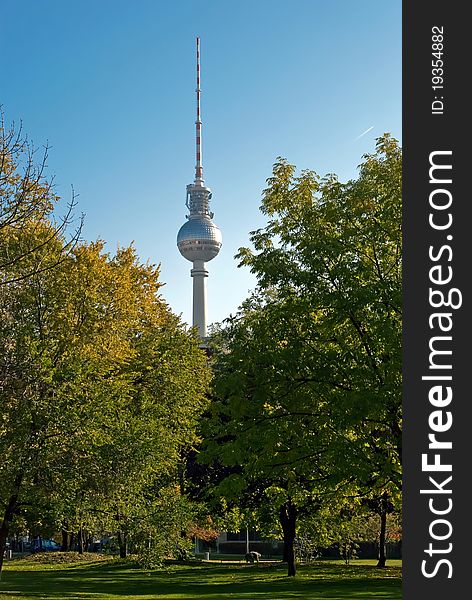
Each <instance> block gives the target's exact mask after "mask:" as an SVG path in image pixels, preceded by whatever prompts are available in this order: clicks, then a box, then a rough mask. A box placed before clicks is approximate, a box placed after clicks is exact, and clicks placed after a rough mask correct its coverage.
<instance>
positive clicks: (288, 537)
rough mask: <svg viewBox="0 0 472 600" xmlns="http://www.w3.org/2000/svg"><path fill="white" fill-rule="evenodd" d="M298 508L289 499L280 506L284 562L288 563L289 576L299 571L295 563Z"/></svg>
mask: <svg viewBox="0 0 472 600" xmlns="http://www.w3.org/2000/svg"><path fill="white" fill-rule="evenodd" d="M296 521H297V509H296V508H295V506H294V505H293V504H292V502H291V501H290V500H289V501H288V502H286V503H285V504H284V505H283V506H281V507H280V524H281V525H282V531H283V534H284V562H286V563H287V567H288V573H287V575H288V576H289V577H294V576H295V575H296V572H297V566H296V563H295V526H296Z"/></svg>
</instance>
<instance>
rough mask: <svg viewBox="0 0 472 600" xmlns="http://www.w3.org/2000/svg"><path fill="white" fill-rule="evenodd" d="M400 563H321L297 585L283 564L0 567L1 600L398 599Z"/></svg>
mask: <svg viewBox="0 0 472 600" xmlns="http://www.w3.org/2000/svg"><path fill="white" fill-rule="evenodd" d="M400 578H401V571H400V561H390V566H389V567H387V568H385V569H376V568H375V561H354V562H353V563H352V564H351V565H349V566H346V565H344V564H342V563H340V562H339V561H320V562H317V563H315V564H313V565H310V566H301V567H300V568H299V571H298V575H297V577H296V578H289V577H287V576H286V567H285V565H280V564H268V563H265V564H264V563H262V564H260V565H245V564H241V565H235V564H230V565H228V564H217V563H195V564H187V565H167V566H166V567H164V568H163V569H159V570H156V571H152V572H146V571H142V570H140V569H135V568H132V567H130V566H129V565H126V564H123V563H120V562H119V561H114V560H109V561H105V562H88V563H87V562H82V563H73V564H71V563H56V564H44V563H41V562H35V561H27V560H23V561H22V560H16V561H12V562H10V563H8V565H6V568H5V571H4V573H3V576H2V581H1V583H0V598H1V599H2V600H4V599H7V598H8V599H12V600H13V599H14V600H27V599H28V600H30V599H33V598H42V599H49V600H72V599H77V600H78V599H81V600H95V599H101V598H109V599H110V598H113V599H114V600H122V599H125V598H126V599H128V600H130V599H136V600H150V599H158V600H225V599H226V598H231V599H240V600H286V599H287V600H288V599H292V598H299V599H303V600H314V599H330V600H345V599H346V598H353V599H357V600H398V599H400V598H401V590H400V585H401V582H400Z"/></svg>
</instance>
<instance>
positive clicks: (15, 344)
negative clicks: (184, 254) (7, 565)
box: [0, 221, 209, 557]
mask: <svg viewBox="0 0 472 600" xmlns="http://www.w3.org/2000/svg"><path fill="white" fill-rule="evenodd" d="M49 227H53V226H51V225H49V224H48V223H47V221H45V222H44V223H43V224H42V225H41V227H40V226H38V225H37V224H34V225H33V226H32V228H31V229H30V230H27V229H25V230H24V231H23V234H22V235H25V231H30V232H31V235H34V236H38V235H39V232H41V233H42V235H44V237H45V238H46V237H47V236H48V235H49V229H48V228H49ZM37 247H38V250H37V251H36V253H34V255H33V254H32V255H31V256H30V257H28V258H25V259H24V260H22V261H20V262H17V263H15V265H14V266H12V268H11V271H10V272H12V273H13V274H14V273H16V272H19V273H21V272H23V270H25V271H29V268H30V265H29V264H28V261H29V260H31V263H32V264H34V263H35V262H36V261H37V260H38V256H37V253H38V252H43V253H44V256H43V261H44V262H46V261H51V262H52V263H54V265H55V266H54V268H51V269H42V270H41V271H40V272H36V273H34V274H32V275H30V276H29V277H28V279H25V278H22V277H13V278H14V279H16V282H15V283H12V284H10V285H9V286H4V287H3V288H2V291H1V293H2V294H3V296H2V300H3V302H2V305H1V310H2V317H3V318H2V319H1V332H0V334H1V336H2V339H3V341H4V345H3V349H2V351H1V357H0V360H1V364H2V384H3V385H2V390H1V394H0V401H1V408H2V424H1V427H0V449H1V452H2V457H3V460H2V465H1V467H0V469H1V478H0V479H1V484H0V502H2V504H3V506H4V517H3V522H2V526H1V528H0V557H1V556H3V553H2V548H1V546H2V544H3V547H4V543H5V539H6V536H7V534H8V531H9V528H10V526H11V523H12V521H13V518H14V516H15V514H16V513H18V512H19V511H23V510H27V507H28V505H29V504H35V505H36V506H38V505H40V507H41V508H42V510H43V511H45V512H47V511H49V510H50V506H51V505H54V506H53V510H54V512H55V514H56V518H57V519H58V521H60V522H61V526H62V528H63V529H64V528H66V525H67V527H69V528H71V527H75V528H76V531H77V532H78V533H79V534H80V536H79V539H82V538H83V532H84V531H88V532H90V531H92V530H94V531H100V530H101V531H103V528H104V527H105V526H107V530H108V531H109V530H110V529H111V525H110V522H111V521H112V520H113V523H114V530H115V531H117V533H118V535H119V536H121V538H122V540H123V543H122V546H123V548H125V547H126V536H127V534H128V524H129V523H130V522H132V520H133V519H134V520H135V521H136V520H137V518H138V517H139V516H141V513H142V510H143V508H142V507H143V502H142V501H141V499H142V494H143V490H144V489H145V488H146V487H149V486H151V484H153V483H154V482H155V479H156V477H157V476H160V477H163V476H167V477H168V478H169V477H170V476H171V474H172V475H174V476H176V474H175V473H176V470H177V463H178V462H179V460H180V451H181V448H182V447H184V446H185V447H187V446H189V445H192V444H193V443H194V442H195V441H196V439H197V438H196V435H195V426H196V422H197V418H198V415H199V414H200V412H201V410H202V408H203V406H204V405H205V402H206V400H205V390H206V387H207V384H208V380H209V371H208V367H207V359H206V356H205V355H204V354H203V353H202V352H201V350H200V349H199V348H198V340H197V339H196V337H195V336H194V335H192V334H191V333H187V332H186V331H185V330H184V328H183V326H182V324H181V323H180V321H179V319H178V318H177V317H175V316H174V315H172V313H171V312H170V310H169V308H168V307H167V305H166V304H165V303H164V301H163V300H162V299H161V297H160V296H159V288H160V286H161V284H160V282H159V279H158V269H157V268H155V267H153V266H152V265H146V264H141V263H140V262H139V261H138V258H137V256H136V254H135V252H134V250H133V249H131V248H125V249H121V250H119V251H118V253H117V254H116V256H114V257H110V256H109V255H107V254H106V253H104V252H103V243H101V242H96V243H93V244H80V245H78V246H76V248H75V249H73V251H72V252H68V253H67V255H66V256H63V255H64V254H65V250H64V247H63V244H62V243H61V240H58V241H57V244H56V253H57V255H60V256H62V258H61V259H60V260H57V256H54V255H53V254H52V253H51V247H50V246H48V247H47V248H46V246H42V247H41V245H40V244H37ZM39 248H40V249H39ZM140 511H141V512H140Z"/></svg>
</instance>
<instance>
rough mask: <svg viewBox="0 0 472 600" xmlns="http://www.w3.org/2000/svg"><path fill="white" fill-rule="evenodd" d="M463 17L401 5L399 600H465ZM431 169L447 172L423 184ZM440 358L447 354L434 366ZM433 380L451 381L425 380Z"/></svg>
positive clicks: (467, 269) (467, 265) (459, 9)
mask: <svg viewBox="0 0 472 600" xmlns="http://www.w3.org/2000/svg"><path fill="white" fill-rule="evenodd" d="M467 7H468V4H467V3H466V2H453V1H451V0H449V1H448V2H446V1H437V0H429V1H428V2H418V1H412V0H406V1H404V2H403V148H404V165H403V184H404V188H403V205H404V237H405V239H404V301H405V315H404V373H403V375H404V418H405V422H404V446H403V447H404V540H403V550H404V552H403V570H404V587H403V597H404V599H405V600H419V599H423V598H427V599H428V600H436V599H446V600H455V599H461V598H466V597H472V595H471V594H472V592H471V591H470V590H471V585H470V575H469V574H470V572H471V569H472V567H471V566H470V565H469V562H470V552H469V546H470V541H471V537H470V536H471V533H472V525H471V520H470V516H469V515H470V513H471V510H472V507H470V506H469V505H470V504H471V500H472V495H471V493H470V491H469V489H470V482H471V481H472V468H471V464H470V463H471V459H472V450H471V448H472V419H471V409H470V407H471V405H472V394H471V391H470V383H469V381H468V379H469V378H468V375H469V373H470V374H471V375H472V361H471V359H470V356H471V351H470V349H469V338H470V335H471V333H472V327H471V316H470V310H471V304H470V292H469V289H470V277H471V275H472V268H471V262H472V261H471V255H472V251H471V243H472V233H471V232H470V228H471V220H470V219H471V217H469V216H468V215H469V214H470V212H471V211H470V210H469V208H470V205H472V193H471V191H469V189H468V179H469V174H471V175H472V159H471V158H470V156H472V149H471V148H470V147H469V148H467V147H466V146H470V132H471V126H470V116H469V112H470V110H471V104H472V103H471V101H470V100H469V98H468V91H467V90H468V88H469V87H470V85H469V83H470V81H469V80H470V73H471V71H472V68H471V65H470V64H469V61H470V59H471V55H472V52H471V50H470V41H469V40H470V38H471V34H470V22H469V21H468V19H467V17H466V8H467ZM434 36H435V37H434ZM434 44H436V46H434ZM433 63H436V64H435V65H434V64H433ZM434 68H437V69H438V70H436V71H433V69H434ZM433 77H437V79H433ZM441 79H442V82H441ZM435 85H436V89H433V86H435ZM441 85H442V86H443V87H442V88H441V87H440V86H441ZM433 152H436V153H437V154H435V155H432V153H433ZM439 153H441V154H439ZM432 162H433V163H435V164H438V165H439V164H441V165H442V166H443V167H444V166H451V167H452V168H451V169H445V168H437V169H433V171H432V172H431V174H430V172H429V171H430V168H431V163H432ZM469 163H470V164H469ZM449 179H452V182H449ZM449 202H450V206H448V204H449ZM443 207H444V208H443ZM431 215H432V216H431ZM430 219H432V223H433V224H434V226H433V225H432V224H431V222H430ZM450 219H452V221H450ZM448 223H450V226H447V227H446V225H447V224H448ZM441 227H444V228H442V229H441ZM432 269H433V270H432ZM449 276H450V277H451V278H450V280H448V279H449ZM446 280H447V281H446ZM438 282H440V283H438ZM435 290H436V293H435V292H434V291H435ZM441 293H442V294H443V298H444V304H446V303H448V300H451V301H450V302H449V304H451V305H453V306H456V308H454V307H453V306H446V305H443V306H439V307H436V308H435V307H433V306H432V304H439V305H440V304H441V302H442V301H441ZM431 294H433V296H432V297H431V296H430V295H431ZM449 294H450V295H449ZM461 298H462V305H461V306H460V307H459V306H458V305H459V304H460V303H461V302H460V300H461ZM434 314H443V315H445V316H443V317H441V318H439V317H434V316H432V315H434ZM448 327H450V330H449V331H446V330H447V328H448ZM435 337H436V338H438V339H433V338H435ZM440 338H441V339H440ZM448 338H452V339H448ZM431 344H432V348H433V350H432V349H431V347H430V345H431ZM439 349H440V350H445V351H452V353H451V354H434V351H435V350H439ZM431 361H432V362H431ZM448 366H450V367H451V368H447V367H448ZM438 376H441V377H451V379H450V380H448V379H436V380H434V379H423V377H436V378H437V377H438ZM432 388H436V389H435V391H431V389H432ZM447 388H450V392H451V393H452V400H451V401H450V402H448V396H447V395H448V393H449V390H448V389H447ZM451 418H452V425H451V426H450V427H449V425H450V423H451V421H450V419H451ZM439 429H443V431H441V432H439V431H438V430H439ZM429 435H434V438H433V440H432V439H431V438H429V437H428V436H429ZM434 440H436V441H437V442H444V443H445V444H447V443H448V442H451V443H452V448H451V449H449V448H447V447H445V446H442V447H440V448H437V447H435V441H434ZM429 445H431V447H429ZM422 455H426V457H427V458H426V467H425V466H422ZM437 455H438V456H439V458H437ZM434 461H439V462H440V464H441V467H440V468H446V469H447V468H449V467H448V466H449V465H450V466H451V471H447V470H444V471H440V470H437V471H433V470H432V469H433V468H434V467H433V466H431V465H432V464H433V463H434ZM451 476H452V480H449V481H448V478H449V477H451ZM430 478H432V479H430ZM421 490H424V493H421ZM434 511H436V514H435V513H434ZM439 512H442V513H443V514H439ZM436 538H442V539H436Z"/></svg>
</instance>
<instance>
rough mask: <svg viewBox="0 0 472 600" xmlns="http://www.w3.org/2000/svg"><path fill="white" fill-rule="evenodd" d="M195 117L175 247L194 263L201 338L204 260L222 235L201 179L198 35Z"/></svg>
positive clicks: (196, 314)
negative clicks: (191, 173) (190, 178)
mask: <svg viewBox="0 0 472 600" xmlns="http://www.w3.org/2000/svg"><path fill="white" fill-rule="evenodd" d="M196 92H197V120H196V121H195V125H196V158H197V161H196V166H195V180H194V182H193V183H191V184H189V185H187V198H186V202H185V205H186V206H187V208H188V210H189V214H188V215H187V221H186V222H185V223H184V224H183V225H182V227H181V228H180V229H179V233H178V234H177V247H178V249H179V252H180V254H182V256H183V257H184V258H186V259H187V260H189V261H190V262H192V263H193V268H192V269H191V271H190V274H191V276H192V278H193V326H194V327H197V329H198V333H199V335H200V337H201V338H202V339H205V338H206V335H207V307H206V278H207V277H208V270H207V268H206V263H207V262H209V261H210V260H212V259H213V258H215V256H217V255H218V253H219V251H220V248H221V245H222V237H221V231H220V230H219V228H218V226H217V225H215V223H213V221H212V219H213V213H212V212H211V211H210V200H211V190H210V188H208V187H206V186H205V183H204V181H203V167H202V153H201V125H202V121H201V117H200V38H198V37H197V89H196Z"/></svg>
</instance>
